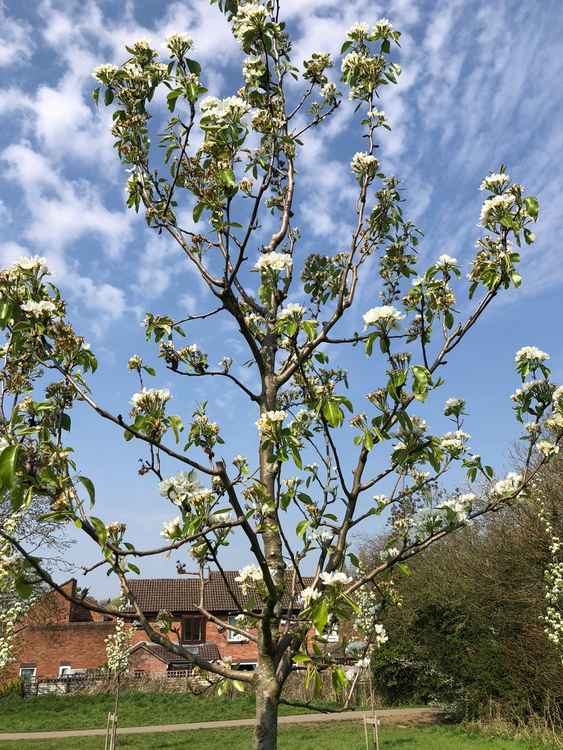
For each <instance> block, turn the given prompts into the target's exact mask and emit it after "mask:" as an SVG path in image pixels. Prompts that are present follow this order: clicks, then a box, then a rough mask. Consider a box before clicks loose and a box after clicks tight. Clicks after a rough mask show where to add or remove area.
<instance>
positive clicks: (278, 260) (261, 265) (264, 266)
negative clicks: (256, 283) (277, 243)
mask: <svg viewBox="0 0 563 750" xmlns="http://www.w3.org/2000/svg"><path fill="white" fill-rule="evenodd" d="M292 265H293V259H292V257H291V255H289V253H276V252H275V251H273V252H270V253H263V254H262V255H261V256H260V257H259V258H258V260H257V261H256V264H255V266H254V270H255V271H261V272H263V271H290V270H291V266H292Z"/></svg>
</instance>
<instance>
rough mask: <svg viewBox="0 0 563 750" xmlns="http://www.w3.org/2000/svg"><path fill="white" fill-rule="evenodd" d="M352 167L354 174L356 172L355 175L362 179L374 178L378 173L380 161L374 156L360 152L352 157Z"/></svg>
mask: <svg viewBox="0 0 563 750" xmlns="http://www.w3.org/2000/svg"><path fill="white" fill-rule="evenodd" d="M350 166H351V167H352V172H354V174H356V175H357V176H358V177H360V178H362V177H373V175H374V174H375V173H376V172H377V168H378V166H379V161H378V159H377V158H376V157H375V156H373V155H372V154H366V153H363V152H361V151H358V152H356V153H355V154H354V156H353V157H352V161H351V163H350Z"/></svg>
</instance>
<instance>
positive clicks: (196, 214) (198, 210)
mask: <svg viewBox="0 0 563 750" xmlns="http://www.w3.org/2000/svg"><path fill="white" fill-rule="evenodd" d="M204 208H205V205H204V204H203V203H196V205H195V207H194V210H193V214H192V216H193V220H194V222H195V223H196V224H197V222H198V221H199V220H200V218H201V214H202V213H203V209H204Z"/></svg>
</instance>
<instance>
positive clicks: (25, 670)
mask: <svg viewBox="0 0 563 750" xmlns="http://www.w3.org/2000/svg"><path fill="white" fill-rule="evenodd" d="M36 676H37V667H21V668H20V677H21V678H22V680H26V682H27V681H31V680H34V679H35V677H36Z"/></svg>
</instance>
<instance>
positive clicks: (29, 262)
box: [10, 255, 47, 272]
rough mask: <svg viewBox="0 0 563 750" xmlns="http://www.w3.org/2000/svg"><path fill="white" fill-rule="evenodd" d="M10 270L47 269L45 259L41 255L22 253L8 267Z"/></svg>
mask: <svg viewBox="0 0 563 750" xmlns="http://www.w3.org/2000/svg"><path fill="white" fill-rule="evenodd" d="M10 270H11V271H17V270H21V271H42V272H45V271H47V259H46V258H43V257H42V256H41V255H23V256H22V257H21V258H20V259H19V260H17V261H16V262H15V263H14V265H13V266H12V267H11V268H10Z"/></svg>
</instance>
